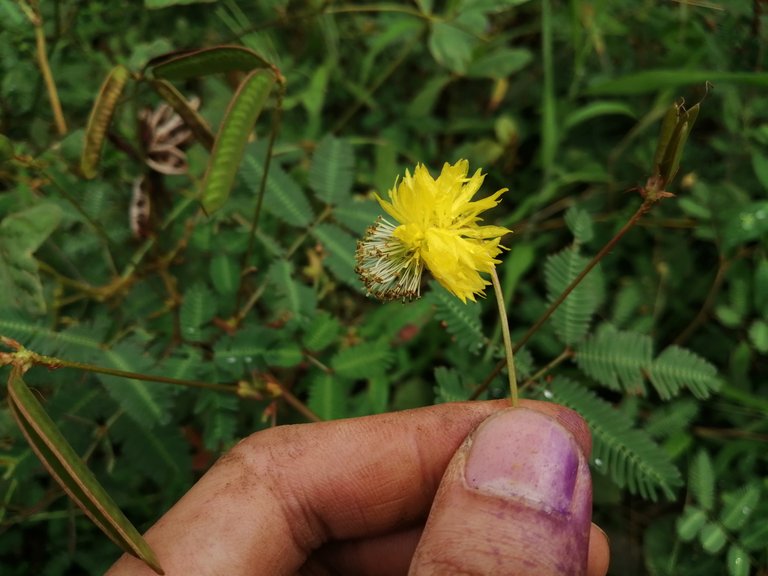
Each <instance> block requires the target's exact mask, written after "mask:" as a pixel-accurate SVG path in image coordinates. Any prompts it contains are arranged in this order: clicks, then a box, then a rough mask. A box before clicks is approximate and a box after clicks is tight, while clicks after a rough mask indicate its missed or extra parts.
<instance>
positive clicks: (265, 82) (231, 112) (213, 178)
mask: <svg viewBox="0 0 768 576" xmlns="http://www.w3.org/2000/svg"><path fill="white" fill-rule="evenodd" d="M274 83H275V77H274V75H273V74H272V72H268V71H265V70H256V71H254V72H251V73H250V74H249V75H248V76H246V77H245V79H244V80H243V81H242V83H241V84H240V86H239V87H238V89H237V92H235V95H234V96H233V97H232V101H231V102H230V104H229V108H228V109H227V112H226V115H225V116H224V120H223V121H222V123H221V126H220V127H219V132H218V134H217V135H216V142H215V144H214V146H213V152H212V153H211V158H210V160H209V162H208V169H207V171H206V173H205V180H204V181H203V188H202V192H201V202H202V204H203V209H204V210H205V211H206V212H207V213H208V214H212V213H213V212H215V211H216V210H218V209H219V208H221V207H222V206H223V205H224V204H225V203H226V201H227V198H229V192H230V190H231V189H232V185H233V184H234V182H235V176H236V174H237V168H238V166H239V165H240V161H241V160H242V158H243V152H244V151H245V145H246V143H247V142H248V137H249V136H250V134H251V131H252V130H253V127H254V125H255V124H256V119H257V118H258V117H259V114H260V113H261V110H262V108H264V105H265V104H266V102H267V97H268V96H269V93H270V91H271V90H272V86H273V84H274Z"/></svg>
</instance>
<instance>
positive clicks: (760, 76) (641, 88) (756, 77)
mask: <svg viewBox="0 0 768 576" xmlns="http://www.w3.org/2000/svg"><path fill="white" fill-rule="evenodd" d="M705 82H712V83H714V84H743V85H746V86H756V87H761V88H766V87H768V74H767V73H756V72H718V71H715V70H686V69H684V68H678V69H675V70H644V71H643V72H637V73H634V74H627V75H626V76H623V77H621V78H616V79H613V80H598V81H595V82H593V83H592V84H591V85H590V86H589V88H588V89H587V94H591V95H607V94H611V95H615V96H628V95H631V94H645V93H647V92H656V91H659V90H664V89H668V88H677V87H680V86H686V85H690V84H700V85H704V83H705Z"/></svg>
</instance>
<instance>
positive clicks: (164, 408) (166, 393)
mask: <svg viewBox="0 0 768 576" xmlns="http://www.w3.org/2000/svg"><path fill="white" fill-rule="evenodd" d="M101 357H102V358H103V359H105V360H107V362H108V364H109V365H110V366H112V367H113V368H116V369H118V370H124V371H130V372H137V373H149V372H150V371H151V368H152V366H151V359H150V358H149V357H148V356H146V355H145V354H144V353H143V350H142V349H141V348H140V345H139V344H138V343H136V342H133V341H131V340H128V339H126V340H124V341H123V342H121V343H120V344H118V345H117V346H115V347H113V348H109V349H106V350H104V351H103V352H102V354H101ZM97 378H98V379H99V380H100V381H101V383H102V385H103V386H104V388H105V389H106V390H107V392H108V393H109V395H110V396H112V398H114V399H115V401H116V402H117V403H118V404H119V405H120V407H121V408H122V409H123V410H125V412H126V413H127V414H128V416H130V417H131V418H133V419H134V420H135V421H136V422H137V423H138V424H140V425H141V426H144V427H145V428H146V429H151V428H154V427H155V426H156V425H163V424H167V423H168V422H169V421H170V418H171V407H172V403H173V393H174V392H175V389H174V388H173V387H172V386H171V385H170V384H162V383H160V382H148V381H146V380H135V379H132V378H123V377H119V376H112V375H109V374H97Z"/></svg>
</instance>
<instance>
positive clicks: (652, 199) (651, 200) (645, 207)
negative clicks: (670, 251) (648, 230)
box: [470, 191, 664, 400]
mask: <svg viewBox="0 0 768 576" xmlns="http://www.w3.org/2000/svg"><path fill="white" fill-rule="evenodd" d="M644 195H646V198H645V200H644V201H643V203H642V204H641V205H640V207H639V208H638V209H637V211H636V212H635V213H634V214H633V215H632V216H631V217H630V219H629V220H627V221H626V222H625V223H624V226H622V227H621V229H620V230H619V231H618V232H616V234H615V235H614V236H613V238H611V239H610V240H609V241H608V242H607V243H606V244H605V246H603V247H602V248H601V249H600V251H599V252H598V253H597V254H595V256H594V258H592V260H590V261H589V264H587V265H586V266H585V267H584V270H582V271H581V272H580V273H579V275H578V276H576V278H574V279H573V280H572V281H571V283H570V284H568V286H567V287H566V289H565V290H563V292H562V294H560V296H558V297H557V298H556V299H555V300H554V301H553V302H552V304H550V305H549V308H547V309H546V311H545V312H544V314H542V315H541V317H540V318H539V319H538V320H537V321H536V322H535V323H534V324H533V326H531V327H530V328H529V329H528V331H527V332H526V333H525V334H524V335H523V337H522V338H520V339H519V340H518V341H517V344H515V347H514V351H515V352H517V351H518V350H520V348H522V347H523V346H524V345H525V344H526V342H528V340H529V339H530V338H531V336H533V335H534V334H535V333H536V332H537V331H538V329H539V328H541V327H542V325H543V324H544V323H545V322H546V321H547V320H549V317H550V316H552V314H553V313H554V312H555V310H557V309H558V308H559V307H560V304H562V303H563V302H564V301H565V299H566V298H568V296H569V295H570V293H571V292H573V290H574V288H576V286H578V285H579V284H580V283H581V281H582V280H584V278H585V277H586V276H587V274H589V273H590V272H591V271H592V269H593V268H594V267H595V266H597V264H598V263H599V262H600V260H602V259H603V258H604V257H605V255H606V254H608V252H610V251H611V250H613V248H614V246H616V244H617V243H618V242H619V240H621V239H622V238H623V237H624V235H625V234H626V233H627V232H629V230H630V229H632V227H633V226H634V225H635V224H637V222H638V221H639V220H640V218H642V217H643V216H644V215H645V214H646V213H647V212H648V211H649V210H650V209H651V207H652V206H653V205H654V204H656V202H658V201H659V200H660V199H661V198H663V197H664V196H658V195H656V194H654V193H651V194H647V193H646V192H645V191H644ZM494 286H495V284H494ZM503 367H504V361H503V360H502V361H499V363H498V364H496V367H495V368H494V369H493V371H492V372H491V373H490V374H489V375H488V377H487V378H486V379H485V380H484V381H483V383H482V384H480V386H478V387H477V389H476V390H475V391H474V392H473V393H472V395H471V396H470V400H474V399H476V398H477V397H478V396H480V394H482V393H483V392H484V391H485V390H487V389H488V385H489V384H490V383H491V381H492V380H493V379H494V378H495V377H496V375H497V374H498V373H499V372H501V369H502V368H503Z"/></svg>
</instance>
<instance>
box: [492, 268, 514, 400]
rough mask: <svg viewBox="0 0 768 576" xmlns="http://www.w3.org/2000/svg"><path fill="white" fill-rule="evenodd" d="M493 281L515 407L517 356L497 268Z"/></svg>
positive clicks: (511, 396) (511, 394) (493, 269)
mask: <svg viewBox="0 0 768 576" xmlns="http://www.w3.org/2000/svg"><path fill="white" fill-rule="evenodd" d="M491 281H492V282H493V291H494V292H495V293H496V303H497V304H498V305H499V320H500V321H501V333H502V335H503V337H504V357H505V358H506V361H507V377H508V378H509V392H510V402H511V403H512V407H513V408H514V407H516V406H517V402H518V398H517V374H516V373H515V357H514V350H513V348H512V339H511V338H510V336H509V320H508V319H507V310H506V308H505V306H504V292H503V291H502V290H501V282H499V275H498V274H496V268H491Z"/></svg>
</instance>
